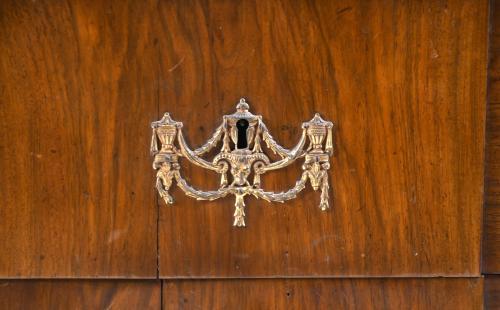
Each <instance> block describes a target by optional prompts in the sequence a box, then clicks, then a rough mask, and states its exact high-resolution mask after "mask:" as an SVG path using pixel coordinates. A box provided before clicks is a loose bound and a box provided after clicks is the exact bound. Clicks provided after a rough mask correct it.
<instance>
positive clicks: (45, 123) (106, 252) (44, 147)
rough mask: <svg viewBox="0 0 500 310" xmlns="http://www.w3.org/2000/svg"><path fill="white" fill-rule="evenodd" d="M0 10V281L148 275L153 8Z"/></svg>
mask: <svg viewBox="0 0 500 310" xmlns="http://www.w3.org/2000/svg"><path fill="white" fill-rule="evenodd" d="M0 12H1V13H0V38H1V39H0V85H1V86H0V118H1V120H2V121H1V122H0V171H1V173H0V184H1V186H0V201H1V207H0V240H2V241H1V244H2V245H1V246H0V277H22V278H24V277H131V278H133V277H155V276H156V231H157V229H156V223H157V208H156V199H155V193H154V191H153V177H154V174H153V173H152V171H151V165H150V158H149V153H148V143H149V122H150V121H151V120H153V119H155V118H156V117H157V108H158V95H157V93H158V74H157V70H156V67H157V65H158V64H157V59H158V53H157V48H156V47H155V45H154V41H155V38H154V34H153V31H152V29H153V28H154V27H153V26H152V25H151V24H150V23H149V22H144V18H146V19H147V16H148V14H149V15H153V13H154V7H153V3H152V2H144V3H142V2H141V3H140V4H139V3H138V4H137V5H134V4H130V6H127V5H119V4H118V3H117V2H116V3H111V2H110V3H105V2H102V1H91V2H88V1H69V2H59V1H38V2H32V1H1V2H0ZM131 25H133V26H131Z"/></svg>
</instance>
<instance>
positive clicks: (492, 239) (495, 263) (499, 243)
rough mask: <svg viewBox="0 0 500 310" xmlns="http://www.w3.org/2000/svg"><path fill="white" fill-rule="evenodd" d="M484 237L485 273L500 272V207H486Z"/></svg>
mask: <svg viewBox="0 0 500 310" xmlns="http://www.w3.org/2000/svg"><path fill="white" fill-rule="evenodd" d="M483 238H484V240H483V266H482V269H483V273H487V274H496V273H500V207H486V209H485V213H484V237H483Z"/></svg>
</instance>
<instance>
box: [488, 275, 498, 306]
mask: <svg viewBox="0 0 500 310" xmlns="http://www.w3.org/2000/svg"><path fill="white" fill-rule="evenodd" d="M484 308H485V309H492V310H493V309H500V276H487V277H485V279H484Z"/></svg>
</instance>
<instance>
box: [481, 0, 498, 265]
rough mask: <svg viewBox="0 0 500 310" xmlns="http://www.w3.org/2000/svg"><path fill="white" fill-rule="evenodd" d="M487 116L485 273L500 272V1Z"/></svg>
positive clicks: (492, 42) (492, 38)
mask: <svg viewBox="0 0 500 310" xmlns="http://www.w3.org/2000/svg"><path fill="white" fill-rule="evenodd" d="M490 10H491V14H490V15H491V30H490V51H489V66H488V108H487V114H486V115H487V119H486V147H485V152H486V154H485V155H486V160H485V185H484V187H485V189H484V190H485V193H484V197H485V198H484V200H485V202H484V203H485V209H484V230H483V252H482V253H483V254H482V257H483V264H482V271H483V273H490V274H491V273H500V2H499V1H492V2H491V5H490Z"/></svg>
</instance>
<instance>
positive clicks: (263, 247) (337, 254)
mask: <svg viewBox="0 0 500 310" xmlns="http://www.w3.org/2000/svg"><path fill="white" fill-rule="evenodd" d="M158 14H159V16H160V17H161V19H162V21H163V22H162V24H161V26H162V28H161V29H159V30H158V31H159V33H161V35H160V36H159V37H158V46H159V49H160V50H161V57H160V63H161V66H160V71H159V76H160V77H161V79H162V80H161V85H162V86H161V87H160V89H159V98H160V111H161V112H164V111H169V112H171V115H172V116H173V117H174V119H176V120H179V121H183V122H184V125H185V126H184V130H185V136H186V137H187V138H188V139H189V143H191V145H193V147H194V146H199V145H200V144H201V143H202V142H203V141H204V140H205V139H208V138H209V137H210V134H211V132H212V131H213V130H214V129H215V128H216V126H217V125H218V123H219V122H220V117H221V116H222V115H223V114H229V113H232V112H233V111H234V106H235V103H236V101H237V100H238V99H239V97H241V96H245V97H247V99H248V101H249V103H250V105H251V108H252V111H253V112H254V113H256V114H261V115H263V116H264V120H265V122H266V124H268V127H269V129H270V130H271V132H272V133H274V135H275V137H276V138H277V139H278V140H279V141H281V142H282V143H283V144H284V145H286V146H292V145H293V144H294V143H295V142H296V141H297V140H298V135H299V132H300V124H301V122H302V121H305V120H308V119H309V118H311V117H312V116H313V114H314V112H316V111H318V112H321V113H322V115H323V117H324V118H326V119H329V120H333V121H334V122H336V124H337V130H336V133H335V143H336V155H335V157H334V158H333V159H332V162H333V165H332V167H333V168H332V170H331V173H330V179H331V181H332V183H333V191H334V196H335V198H334V200H333V208H332V209H331V210H330V211H328V212H326V213H322V212H320V211H319V210H318V208H317V203H318V197H317V195H316V193H314V192H312V191H311V190H309V189H308V190H307V191H306V192H305V193H302V194H301V195H300V196H299V197H298V198H297V199H295V200H294V201H290V202H287V203H286V204H285V205H282V204H273V205H269V203H267V202H262V201H256V200H255V199H252V198H250V199H248V200H247V211H246V214H247V224H248V227H247V228H245V229H235V228H233V227H232V226H231V223H232V219H231V218H232V213H233V206H232V205H233V201H232V199H230V198H227V199H225V200H222V201H221V200H219V201H216V202H211V203H207V202H197V201H194V200H192V199H190V198H186V197H185V196H184V195H183V194H182V193H181V192H180V191H179V190H174V198H175V199H176V204H174V205H173V206H171V207H170V206H169V207H166V206H163V205H161V207H160V227H159V255H160V257H159V259H160V275H161V276H162V277H165V278H168V277H255V276H257V277H266V276H368V275H371V276H429V275H432V276H434V275H454V276H456V275H467V276H478V275H479V265H480V255H479V252H480V239H481V238H480V231H481V218H482V216H481V213H482V195H483V190H482V188H483V169H484V168H483V147H484V143H483V142H484V123H485V122H484V118H485V102H486V66H487V34H488V31H487V30H488V3H487V1H465V0H464V1H454V2H448V1H412V2H410V3H400V2H384V1H363V2H359V1H309V2H306V1H279V2H269V1H238V2H229V1H207V2H203V1H197V2H190V1H168V2H161V3H159V4H158ZM183 169H184V171H185V175H186V176H187V177H188V179H189V181H190V182H191V183H193V184H194V185H195V186H197V187H200V188H204V189H209V188H215V187H216V182H217V178H216V175H215V174H213V173H210V172H205V171H202V170H201V169H197V168H192V167H191V166H190V165H185V167H184V168H183ZM299 170H300V165H295V166H293V167H290V169H287V170H286V171H281V172H279V173H275V174H270V175H266V176H264V177H263V186H264V187H265V188H266V189H272V190H283V189H285V188H287V187H290V186H292V185H293V184H294V183H295V178H297V177H298V175H299Z"/></svg>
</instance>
